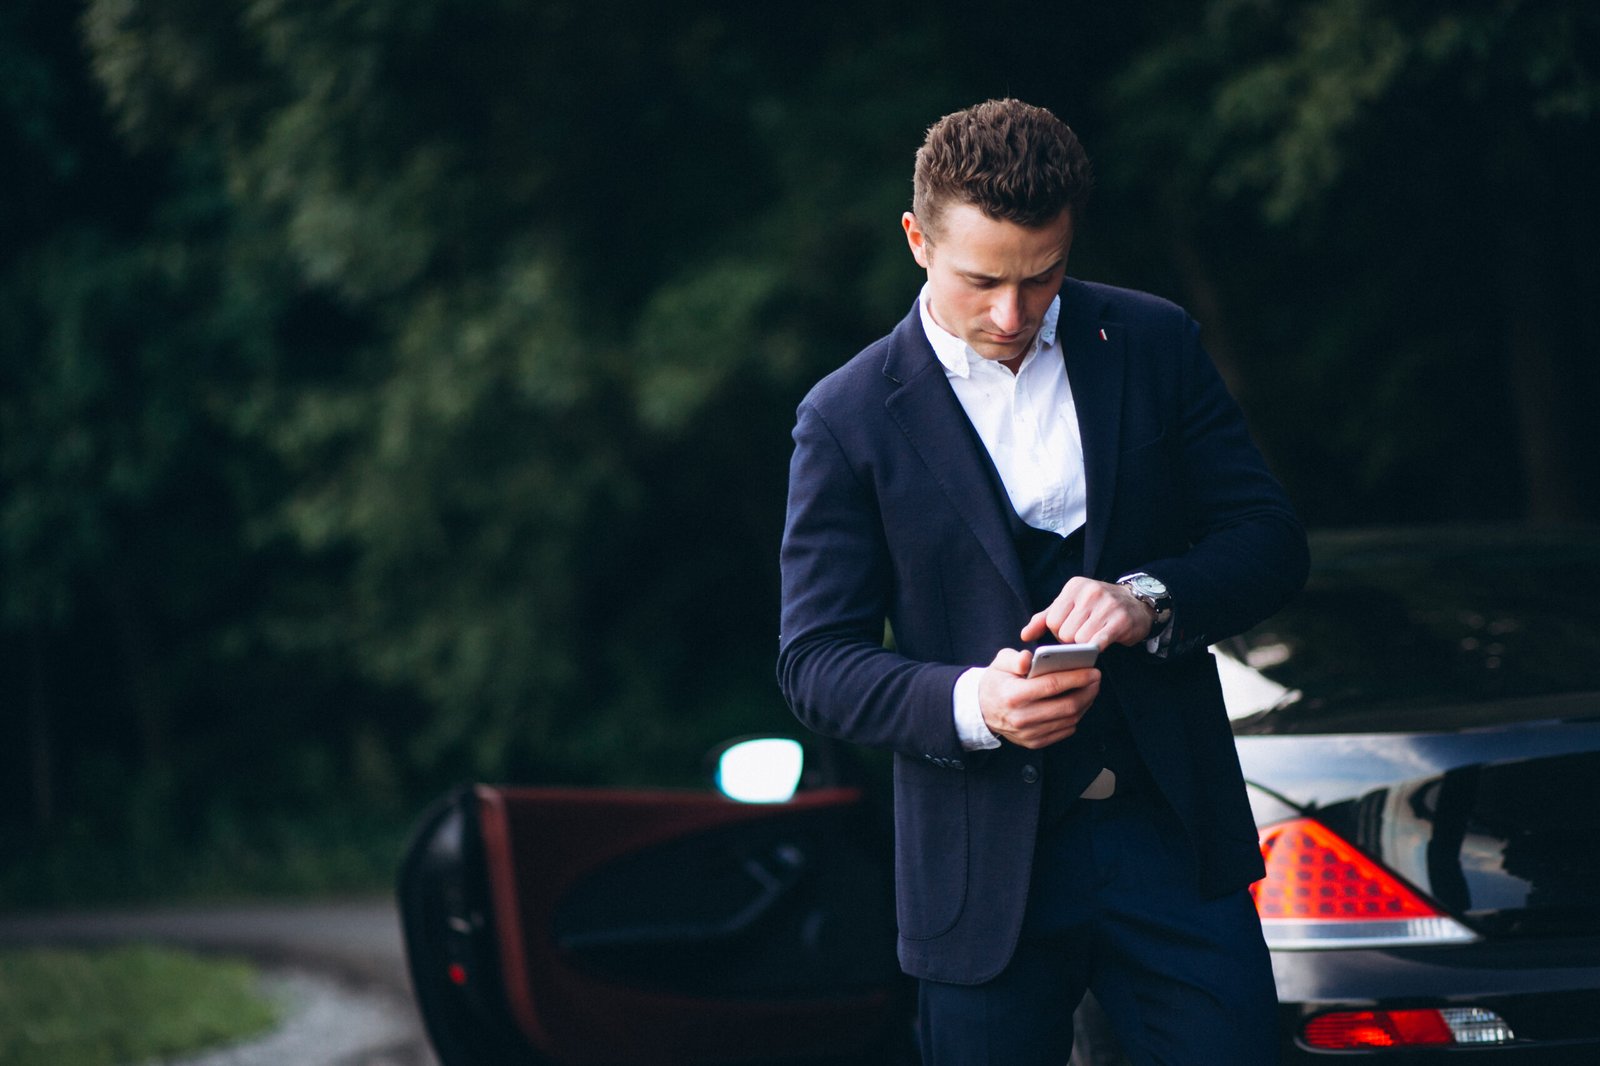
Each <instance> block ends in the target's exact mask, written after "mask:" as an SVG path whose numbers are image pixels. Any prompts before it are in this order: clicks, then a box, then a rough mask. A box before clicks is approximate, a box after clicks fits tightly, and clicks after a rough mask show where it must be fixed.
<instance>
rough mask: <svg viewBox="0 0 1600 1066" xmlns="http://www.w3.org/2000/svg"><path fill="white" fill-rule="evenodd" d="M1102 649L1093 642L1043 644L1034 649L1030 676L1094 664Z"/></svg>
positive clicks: (1077, 668)
mask: <svg viewBox="0 0 1600 1066" xmlns="http://www.w3.org/2000/svg"><path fill="white" fill-rule="evenodd" d="M1099 654H1100V649H1099V648H1097V647H1095V646H1094V645H1093V644H1041V645H1040V646H1039V647H1037V648H1035V649H1033V665H1032V666H1031V667H1029V668H1028V676H1029V677H1038V676H1039V675H1040V674H1053V673H1055V672H1056V671H1057V670H1082V669H1083V668H1084V667H1086V666H1093V665H1094V661H1095V658H1096V657H1097V656H1099Z"/></svg>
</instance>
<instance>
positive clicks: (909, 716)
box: [778, 279, 1307, 983]
mask: <svg viewBox="0 0 1600 1066" xmlns="http://www.w3.org/2000/svg"><path fill="white" fill-rule="evenodd" d="M1057 335H1058V337H1059V338H1060V341H1061V344H1062V348H1063V351H1064V353H1065V358H1066V362H1067V375H1068V378H1069V380H1070V382H1071V385H1072V395H1073V402H1074V404H1075V406H1076V407H1077V412H1078V421H1079V426H1080V431H1081V434H1082V439H1083V453H1084V465H1085V468H1086V470H1085V472H1086V478H1087V492H1088V501H1087V502H1088V520H1087V527H1088V528H1087V531H1086V540H1085V571H1086V573H1088V574H1089V575H1090V576H1092V577H1096V578H1099V579H1101V580H1107V581H1109V580H1115V579H1116V578H1117V577H1120V576H1121V575H1123V574H1125V573H1128V572H1130V571H1135V570H1144V571H1147V572H1149V573H1151V574H1154V575H1156V576H1157V577H1159V578H1160V579H1161V580H1162V581H1164V582H1165V583H1166V585H1167V587H1168V589H1169V590H1171V593H1172V596H1173V602H1174V608H1175V625H1176V632H1175V639H1174V644H1173V648H1172V652H1171V654H1170V655H1169V656H1168V657H1167V658H1165V659H1162V658H1157V657H1155V656H1152V655H1150V654H1149V653H1148V652H1146V651H1145V650H1144V649H1143V648H1126V647H1114V648H1111V649H1108V650H1107V651H1106V652H1105V653H1104V654H1103V655H1102V656H1101V660H1100V666H1101V669H1102V671H1103V674H1104V679H1103V681H1102V684H1103V685H1107V686H1111V687H1112V688H1113V689H1114V691H1115V693H1116V695H1117V698H1118V700H1119V702H1120V705H1121V707H1122V708H1123V710H1124V712H1125V714H1126V717H1127V719H1128V724H1129V726H1130V729H1131V731H1132V734H1133V738H1134V741H1135V743H1136V744H1137V745H1138V748H1139V752H1140V754H1141V756H1142V757H1143V758H1144V761H1145V763H1146V765H1147V766H1148V767H1149V769H1150V772H1151V774H1152V776H1153V777H1154V779H1155V781H1156V783H1157V785H1158V787H1159V788H1160V789H1161V791H1162V793H1163V794H1164V795H1165V797H1166V798H1167V800H1168V801H1169V802H1170V803H1171V804H1172V806H1173V808H1174V809H1175V810H1176V811H1177V812H1178V814H1179V815H1180V817H1181V818H1182V820H1183V822H1184V826H1185V829H1186V830H1187V832H1188V835H1189V839H1190V841H1191V842H1192V844H1193V847H1194V855H1195V860H1196V862H1195V871H1196V876H1197V877H1198V878H1199V884H1200V886H1201V889H1202V891H1204V892H1205V893H1206V894H1207V895H1219V894H1221V893H1223V892H1226V891H1230V890H1233V889H1237V888H1239V887H1242V886H1244V885H1246V884H1248V883H1249V882H1251V881H1253V880H1255V879H1256V878H1258V877H1260V876H1261V874H1262V866H1261V857H1260V852H1259V850H1258V848H1257V843H1256V833H1255V828H1254V823H1253V821H1252V818H1251V814H1250V810H1249V806H1248V803H1247V800H1246V796H1245V792H1244V786H1243V779H1242V777H1241V775H1240V772H1239V762H1238V757H1237V755H1236V754H1235V751H1234V747H1233V740H1232V735H1231V733H1230V731H1229V728H1228V722H1227V718H1226V714H1225V712H1224V710H1223V706H1222V695H1221V689H1220V687H1219V685H1218V681H1217V674H1216V668H1215V665H1214V663H1213V661H1212V658H1211V656H1210V655H1209V654H1207V653H1206V651H1205V648H1206V645H1207V644H1209V643H1211V642H1213V641H1215V640H1218V639H1221V638H1223V637H1227V636H1230V635H1232V634H1234V633H1238V632H1239V631H1241V630H1243V629H1245V628H1246V627H1248V626H1250V625H1253V624H1254V623H1256V622H1258V621H1260V620H1261V619H1263V618H1265V617H1266V616H1267V615H1269V614H1271V613H1272V612H1273V611H1274V610H1276V609H1277V608H1278V607H1279V606H1280V605H1281V604H1282V603H1283V602H1284V601H1285V600H1286V599H1287V598H1288V597H1289V596H1291V595H1293V593H1294V592H1295V591H1297V590H1298V589H1299V588H1300V586H1301V585H1302V584H1303V583H1304V581H1305V574H1306V568H1307V556H1306V543H1305V533H1304V530H1303V529H1302V528H1301V526H1300V523H1299V522H1298V520H1297V519H1296V518H1295V516H1294V513H1293V511H1292V510H1291V508H1290V506H1289V502H1288V499H1287V497H1286V496H1285V494H1284V492H1283V490H1282V488H1281V487H1280V486H1279V485H1278V483H1277V481H1276V480H1274V478H1273V477H1272V475H1271V474H1270V473H1269V472H1268V470H1267V466H1266V463H1265V462H1264V461H1263V460H1262V458H1261V455H1260V454H1259V453H1258V451H1257V450H1256V448H1255V446H1254V445H1253V444H1252V443H1251V441H1250V438H1249V435H1248V432H1247V430H1246V427H1245V422H1244V418H1243V416H1242V415H1241V413H1240V411H1239V409H1238V407H1237V405H1236V404H1235V403H1234V402H1233V400H1232V398H1231V397H1230V396H1229V395H1228V393H1227V390H1226V388H1225V387H1224V385H1223V383H1222V381H1221V379H1220V378H1219V377H1218V375H1217V373H1216V370H1215V368H1214V367H1213V366H1212V363H1211V360H1210V358H1209V357H1208V356H1207V355H1206V353H1205V351H1204V350H1203V349H1202V348H1201V345H1200V341H1199V327H1198V326H1197V325H1196V324H1195V322H1194V321H1193V319H1191V318H1190V317H1189V316H1188V315H1187V314H1185V313H1184V312H1183V310H1182V309H1181V308H1179V307H1177V306H1175V305H1174V304H1171V303H1169V302H1167V301H1165V300H1161V299H1158V298H1156V297H1153V296H1149V295H1146V294H1143V293H1136V292H1131V291H1128V290H1123V289H1115V288H1111V287H1109V286H1104V285H1095V284H1090V283H1086V282H1080V281H1076V280H1072V279H1068V280H1067V282H1066V283H1065V285H1064V286H1063V288H1062V291H1061V314H1060V318H1059V322H1058V326H1057ZM965 420H966V413H965V412H964V411H963V410H962V408H961V405H960V402H959V401H958V400H957V399H956V397H955V394H954V392H953V391H952V390H951V388H950V385H949V383H948V381H947V380H946V378H945V375H944V371H943V368H942V367H941V366H940V364H939V362H938V360H937V358H936V357H935V356H934V354H933V350H932V348H931V346H930V345H929V344H928V340H927V336H926V334H925V333H924V332H923V329H922V323H921V319H920V316H919V312H918V309H917V307H916V306H913V307H912V309H911V313H910V314H908V315H907V316H906V318H905V319H904V320H903V321H901V323H900V324H899V326H898V327H896V329H895V330H894V332H893V333H892V334H890V335H889V336H888V337H885V338H883V339H882V340H879V341H878V342H876V343H875V344H873V345H871V346H870V347H868V348H867V349H865V350H864V351H862V352H861V353H860V354H858V355H857V356H856V357H855V358H853V359H852V360H850V362H848V363H846V364H845V365H844V366H842V367H841V368H839V369H838V370H836V371H835V372H833V373H832V374H829V375H828V376H827V377H826V378H824V379H823V380H822V381H821V382H819V383H818V384H817V385H816V387H815V388H813V389H812V390H811V392H810V393H809V394H808V395H807V396H806V398H805V400H804V401H803V402H802V403H801V404H800V407H799V410H798V415H797V421H796V425H795V429H794V440H795V451H794V456H793V459H792V462H791V466H790V475H789V506H788V519H787V523H786V526H785V530H784V537H783V548H782V571H783V613H782V631H781V636H780V648H779V659H778V678H779V684H780V686H781V687H782V689H783V692H784V695H785V697H786V698H787V699H788V701H789V704H790V706H791V708H792V709H793V710H794V713H795V714H796V715H797V716H798V717H799V718H800V720H801V721H802V722H804V723H805V724H806V725H807V726H808V727H810V728H811V729H813V730H815V731H817V732H819V733H822V734H825V735H829V736H835V737H840V738H844V739H846V740H850V741H853V742H856V743H860V744H864V745H869V746H873V747H879V748H887V749H890V750H892V751H893V752H894V753H895V760H894V762H895V773H894V778H895V785H894V787H895V872H896V876H895V884H896V902H897V914H898V921H899V934H900V939H899V948H900V960H901V964H902V966H903V967H904V968H905V970H906V971H907V972H908V973H910V974H912V975H913V976H917V977H924V978H929V979H933V980H939V981H947V982H956V983H977V982H981V981H986V980H988V979H990V978H992V977H994V976H995V975H997V974H998V973H999V972H1000V971H1001V970H1002V969H1003V968H1004V967H1005V965H1006V963H1007V962H1008V961H1009V960H1010V958H1011V955H1012V952H1013V950H1014V948H1015V946H1016V942H1017V937H1018V934H1019V932H1020V930H1021V926H1022V916H1023V910H1024V907H1025V906H1026V903H1027V890H1028V883H1029V876H1030V871H1031V869H1032V862H1033V852H1034V839H1035V835H1036V832H1037V827H1038V820H1039V807H1040V794H1041V791H1042V788H1043V783H1044V781H1043V775H1044V773H1045V770H1046V767H1045V761H1044V760H1043V759H1042V758H1041V757H1040V753H1038V752H1033V751H1028V750H1026V749H1023V748H1020V747H1016V746H1013V745H1011V744H1008V743H1002V745H1001V746H1000V748H998V749H993V750H990V751H983V752H967V751H965V750H963V749H962V747H961V743H960V741H959V739H958V738H957V736H956V732H955V725H954V721H953V718H952V713H951V711H952V705H951V692H952V689H953V687H954V684H955V681H956V678H957V677H958V676H960V674H961V673H962V672H963V671H965V670H966V669H968V668H969V667H972V666H983V665H987V664H988V663H989V662H990V661H991V660H992V659H993V657H994V654H995V652H996V651H997V650H999V649H1000V648H1002V647H1018V646H1019V643H1020V641H1019V637H1018V634H1019V631H1020V630H1021V628H1022V626H1023V624H1024V623H1025V622H1027V620H1028V618H1029V617H1030V616H1031V615H1032V614H1033V613H1034V612H1035V611H1037V610H1039V609H1041V608H1042V607H1044V606H1045V605H1044V604H1038V603H1030V602H1029V601H1028V597H1027V594H1026V591H1025V583H1024V578H1023V572H1022V565H1021V561H1020V560H1019V559H1018V557H1017V553H1016V547H1015V543H1014V541H1013V538H1012V534H1011V530H1010V527H1009V525H1008V522H1007V518H1006V514H1005V512H1004V510H1003V509H1002V508H1003V507H1004V503H1003V502H1002V501H1001V500H1000V499H999V498H998V497H997V493H996V490H995V488H994V478H993V475H992V473H991V472H990V471H991V468H990V466H989V465H988V464H989V460H988V457H987V456H986V455H984V454H983V451H982V446H981V443H979V441H978V439H977V436H976V434H975V433H974V432H973V431H972V430H971V428H970V426H969V425H967V424H966V422H965ZM886 620H887V622H888V623H889V626H890V632H891V634H892V638H891V640H889V641H886V640H885V626H884V624H885V621H886ZM886 644H889V645H892V646H886ZM1089 713H1091V714H1092V713H1093V710H1092V709H1091V710H1090V712H1089ZM969 899H975V900H980V901H981V903H979V904H976V905H973V906H968V905H967V903H968V900H969Z"/></svg>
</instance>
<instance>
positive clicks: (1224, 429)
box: [1143, 316, 1309, 655]
mask: <svg viewBox="0 0 1600 1066" xmlns="http://www.w3.org/2000/svg"><path fill="white" fill-rule="evenodd" d="M1199 332H1200V328H1199V326H1198V324H1197V323H1195V321H1194V320H1193V319H1190V318H1187V316H1185V331H1184V341H1183V344H1182V347H1181V354H1180V357H1179V359H1178V360H1177V364H1176V370H1177V373H1178V375H1179V388H1178V390H1177V393H1176V395H1177V396H1178V397H1179V405H1178V411H1177V416H1176V418H1175V419H1174V421H1173V423H1172V426H1171V429H1172V434H1173V436H1174V437H1175V442H1174V447H1173V452H1172V455H1173V465H1174V475H1175V476H1174V478H1173V481H1174V484H1175V485H1176V486H1177V491H1176V493H1175V495H1174V498H1172V499H1169V500H1165V501H1154V502H1153V503H1154V505H1156V506H1164V507H1171V508H1173V509H1174V510H1175V511H1176V513H1177V514H1178V515H1179V516H1181V520H1182V522H1183V523H1184V527H1185V529H1184V537H1185V539H1186V540H1187V541H1188V544H1189V547H1188V550H1187V551H1185V552H1183V553H1182V554H1180V555H1175V556H1171V557H1168V558H1161V559H1154V560H1151V561H1149V562H1148V563H1146V564H1145V565H1144V567H1143V568H1144V569H1146V570H1148V571H1149V572H1150V573H1152V574H1155V575H1156V576H1157V577H1159V578H1160V579H1161V580H1162V581H1163V582H1164V583H1165V584H1166V585H1167V587H1168V589H1169V590H1170V591H1171V593H1172V596H1173V607H1174V615H1173V618H1174V623H1175V627H1176V628H1175V631H1174V634H1173V641H1172V653H1173V654H1175V655H1181V654H1182V653H1184V652H1187V651H1192V650H1195V649H1201V648H1204V647H1206V646H1207V645H1208V644H1211V643H1214V642H1216V641H1218V640H1221V639H1223V638H1225V637H1229V636H1232V635H1233V634H1235V633H1239V632H1241V631H1243V630H1245V629H1247V628H1249V627H1250V626H1252V625H1254V624H1256V623H1257V622H1259V621H1261V620H1262V619H1264V618H1266V617H1268V616H1269V615H1271V614H1272V613H1273V612H1274V611H1276V610H1277V609H1278V608H1279V607H1281V606H1282V605H1283V604H1284V603H1285V602H1286V601H1287V600H1288V599H1289V598H1290V597H1291V596H1293V595H1294V594H1295V593H1296V592H1297V591H1299V589H1300V588H1301V586H1303V585H1304V584H1305V580H1306V574H1307V570H1308V567H1309V555H1308V552H1307V549H1306V535H1305V530H1304V528H1303V527H1302V526H1301V524H1300V521H1299V519H1298V518H1296V516H1295V513H1294V510H1293V507H1292V506H1291V505H1290V502H1289V498H1288V495H1287V494H1286V493H1285V492H1284V490H1283V487H1282V486H1281V485H1280V484H1279V483H1278V481H1277V479H1275V478H1274V477H1273V476H1272V473H1271V471H1270V470H1269V469H1268V467H1267V464H1266V460H1265V459H1264V458H1263V457H1262V456H1261V453H1260V452H1259V450H1258V449H1257V448H1256V446H1255V444H1254V443H1253V442H1252V441H1251V439H1250V434H1249V430H1248V427H1247V425H1246V423H1245V419H1244V414H1243V412H1242V411H1241V410H1240V409H1239V406H1238V404H1237V403H1235V402H1234V400H1233V397H1232V396H1231V395H1229V393H1228V390H1227V387H1226V385H1225V384H1224V383H1223V381H1222V378H1221V376H1220V375H1219V374H1218V373H1217V370H1216V367H1215V365H1214V364H1213V363H1212V362H1211V358H1210V356H1208V355H1207V354H1206V352H1205V350H1204V348H1203V347H1202V346H1201V344H1200V339H1199Z"/></svg>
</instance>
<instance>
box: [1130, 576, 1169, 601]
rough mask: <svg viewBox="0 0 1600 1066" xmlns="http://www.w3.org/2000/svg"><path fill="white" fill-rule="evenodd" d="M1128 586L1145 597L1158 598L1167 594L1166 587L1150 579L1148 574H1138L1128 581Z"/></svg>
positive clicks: (1154, 579)
mask: <svg viewBox="0 0 1600 1066" xmlns="http://www.w3.org/2000/svg"><path fill="white" fill-rule="evenodd" d="M1128 584H1130V585H1132V586H1133V587H1134V588H1136V589H1138V590H1139V591H1140V592H1142V593H1144V594H1145V595H1146V596H1156V597H1160V596H1165V595H1166V594H1167V586H1166V585H1165V584H1164V583H1162V582H1161V581H1160V580H1159V579H1158V578H1154V577H1151V576H1150V575H1149V574H1139V575H1137V576H1135V577H1133V578H1130V579H1129V580H1128Z"/></svg>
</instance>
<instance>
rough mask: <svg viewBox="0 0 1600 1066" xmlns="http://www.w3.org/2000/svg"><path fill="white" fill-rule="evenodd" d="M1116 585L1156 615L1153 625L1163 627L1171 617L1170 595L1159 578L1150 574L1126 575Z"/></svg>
mask: <svg viewBox="0 0 1600 1066" xmlns="http://www.w3.org/2000/svg"><path fill="white" fill-rule="evenodd" d="M1117 584H1119V585H1121V586H1123V587H1124V588H1126V589H1127V590H1128V591H1129V592H1131V593H1133V595H1134V597H1135V598H1136V599H1138V601H1139V602H1140V603H1142V604H1145V605H1146V606H1148V607H1149V608H1150V609H1151V610H1152V611H1154V612H1155V614H1156V620H1155V625H1156V626H1158V627H1159V626H1164V625H1166V624H1167V620H1168V619H1169V618H1171V617H1172V594H1171V593H1170V592H1168V591H1167V586H1166V584H1165V582H1163V581H1162V580H1161V579H1160V578H1158V577H1155V576H1153V575H1151V574H1146V573H1137V574H1128V575H1127V576H1126V577H1121V578H1118V579H1117Z"/></svg>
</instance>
